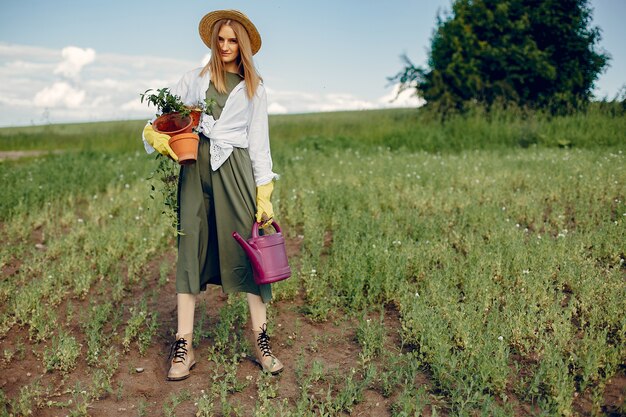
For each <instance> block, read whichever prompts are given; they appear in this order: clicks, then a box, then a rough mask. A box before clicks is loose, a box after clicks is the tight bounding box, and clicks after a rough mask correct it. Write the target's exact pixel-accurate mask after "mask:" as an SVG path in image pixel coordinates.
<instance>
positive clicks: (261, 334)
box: [250, 323, 283, 375]
mask: <svg viewBox="0 0 626 417" xmlns="http://www.w3.org/2000/svg"><path fill="white" fill-rule="evenodd" d="M250 334H251V337H252V346H254V355H255V358H254V359H253V360H254V362H256V363H257V364H258V365H259V366H260V367H261V368H263V370H264V371H265V372H269V373H271V374H272V375H276V374H278V373H280V372H281V371H282V370H283V364H282V363H281V362H280V361H279V360H278V358H276V356H274V355H272V350H271V349H270V337H269V335H268V334H267V325H266V324H265V323H263V326H261V327H260V331H259V330H250Z"/></svg>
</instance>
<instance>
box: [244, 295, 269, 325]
mask: <svg viewBox="0 0 626 417" xmlns="http://www.w3.org/2000/svg"><path fill="white" fill-rule="evenodd" d="M246 295H247V297H248V308H249V309H250V319H251V320H250V321H251V323H250V324H251V325H252V330H256V331H259V329H260V328H261V327H262V326H263V324H265V323H266V322H267V307H266V305H265V303H264V302H263V300H262V299H261V297H260V296H258V295H254V294H250V293H247V294H246Z"/></svg>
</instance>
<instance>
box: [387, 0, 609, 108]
mask: <svg viewBox="0 0 626 417" xmlns="http://www.w3.org/2000/svg"><path fill="white" fill-rule="evenodd" d="M591 13H592V11H591V8H590V6H589V4H588V0H455V1H454V2H453V4H452V11H451V12H450V13H447V14H446V15H445V16H443V17H441V16H438V18H437V27H436V29H435V32H434V34H433V37H432V40H431V42H432V43H431V50H430V56H429V61H428V67H427V68H422V67H417V66H415V65H414V64H413V63H412V62H411V61H410V60H409V58H408V57H407V56H406V55H405V56H403V58H404V60H405V68H404V70H402V71H401V72H400V73H398V74H396V75H395V76H394V77H390V78H389V80H390V81H392V82H400V83H401V85H402V88H403V89H406V88H415V89H416V92H417V94H419V95H421V96H423V97H424V99H426V101H427V102H428V103H429V105H431V106H435V107H439V108H441V109H443V110H450V109H463V108H464V106H465V105H466V103H467V102H479V103H483V104H486V105H487V106H490V105H491V104H493V103H496V102H504V103H510V102H513V103H515V104H517V105H520V106H528V107H549V108H551V109H552V110H553V111H555V110H557V111H561V110H563V109H573V108H577V107H579V106H580V105H581V104H583V103H586V102H588V101H589V99H590V97H591V92H592V89H593V86H594V82H595V80H596V79H597V78H598V76H599V74H600V73H601V72H602V71H603V70H604V69H605V67H606V66H607V64H608V60H609V55H608V54H607V53H606V52H599V51H597V50H596V43H597V42H598V41H599V40H600V29H599V28H598V27H591Z"/></svg>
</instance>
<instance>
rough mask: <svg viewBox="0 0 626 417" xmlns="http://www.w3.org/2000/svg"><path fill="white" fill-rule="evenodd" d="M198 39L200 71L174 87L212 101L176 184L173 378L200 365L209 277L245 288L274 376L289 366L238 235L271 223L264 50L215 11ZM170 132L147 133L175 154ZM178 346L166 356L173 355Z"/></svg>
mask: <svg viewBox="0 0 626 417" xmlns="http://www.w3.org/2000/svg"><path fill="white" fill-rule="evenodd" d="M199 30H200V37H201V38H202V40H203V41H204V43H205V44H206V45H207V46H208V47H209V48H210V49H211V59H210V61H209V63H208V64H207V65H206V66H204V67H203V68H197V69H195V70H192V71H190V72H188V73H186V74H185V75H183V77H182V79H181V80H180V81H179V83H178V84H177V85H176V86H175V87H174V88H173V89H172V90H171V92H172V93H174V94H176V95H178V96H180V97H181V99H182V100H183V102H184V103H185V104H186V105H188V106H194V105H197V103H203V102H205V99H206V100H207V101H206V102H211V103H212V105H211V106H210V113H211V114H203V117H202V120H201V123H200V126H199V130H200V144H199V148H198V159H197V161H196V162H195V163H193V164H190V165H183V166H182V167H181V172H180V178H179V184H178V201H179V223H180V225H179V228H180V232H181V233H180V234H179V237H178V263H177V268H176V293H177V303H178V308H177V310H178V332H177V334H176V341H175V342H174V344H173V345H172V353H173V358H172V360H171V364H170V365H171V366H170V370H169V372H168V375H167V379H168V380H170V381H177V380H182V379H185V378H187V377H188V376H189V371H190V370H191V368H192V367H193V366H194V365H195V358H194V352H193V347H192V335H193V320H194V308H195V301H196V295H197V294H198V293H199V292H200V291H204V290H206V286H207V284H217V285H221V286H222V290H223V291H224V292H225V293H233V292H246V293H247V301H248V307H249V309H250V318H251V325H252V328H251V329H250V337H251V339H252V343H253V346H254V350H255V357H256V362H257V363H258V364H259V365H260V366H261V367H262V369H263V370H265V371H268V372H271V373H273V374H277V373H278V372H280V371H281V370H282V369H283V365H282V364H281V362H280V361H279V360H278V359H277V358H276V357H275V356H274V355H273V354H272V352H271V349H270V345H269V337H268V335H267V324H266V323H267V318H266V303H267V302H269V301H270V299H271V297H272V291H271V288H270V286H269V285H262V286H259V285H256V284H255V283H254V280H253V277H252V269H251V265H250V262H249V260H248V258H247V257H246V255H245V253H244V251H243V250H242V249H241V247H240V246H239V245H238V244H237V242H236V241H235V240H234V239H233V238H232V232H233V231H237V232H238V233H239V234H240V235H242V236H243V237H244V238H248V237H249V236H250V230H251V228H252V224H253V222H254V221H255V220H256V221H257V222H262V223H263V226H265V225H267V224H269V223H270V222H271V219H272V217H273V209H272V204H271V202H270V196H271V194H272V190H273V181H274V179H275V178H276V177H277V175H276V174H275V173H274V172H272V158H271V154H270V145H269V134H268V120H267V119H268V118H267V99H266V93H265V88H264V87H263V83H262V80H261V77H260V76H259V74H258V72H257V71H256V69H255V67H254V63H253V60H252V56H253V55H254V54H255V53H257V52H258V51H259V49H260V48H261V37H260V35H259V32H258V31H257V29H256V27H255V26H254V24H252V22H251V21H250V20H249V19H248V17H246V16H245V15H244V14H243V13H241V12H239V11H236V10H217V11H213V12H210V13H208V14H207V15H205V16H204V17H203V18H202V20H201V21H200V26H199ZM168 139H169V137H168V136H167V135H162V134H159V133H157V132H155V131H154V130H153V129H152V126H151V124H147V125H146V127H145V128H144V140H145V142H147V143H148V144H149V145H150V146H146V148H147V149H148V150H150V148H151V147H152V148H155V149H157V150H158V151H159V152H161V153H163V154H164V155H170V156H172V157H173V158H176V156H175V155H174V154H173V152H172V151H171V149H170V148H169V146H168V145H167V140H168ZM172 353H170V355H171V356H172Z"/></svg>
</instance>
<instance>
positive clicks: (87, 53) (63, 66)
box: [54, 46, 96, 78]
mask: <svg viewBox="0 0 626 417" xmlns="http://www.w3.org/2000/svg"><path fill="white" fill-rule="evenodd" d="M61 56H62V57H63V61H61V62H60V63H59V65H58V66H57V67H56V69H55V70H54V73H55V74H61V75H63V76H65V77H68V78H76V77H78V74H80V71H81V70H82V69H83V67H84V66H85V65H87V64H91V63H92V62H93V61H94V60H95V59H96V51H94V50H93V49H91V48H87V49H82V48H78V47H76V46H66V47H65V48H63V50H62V51H61Z"/></svg>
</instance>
